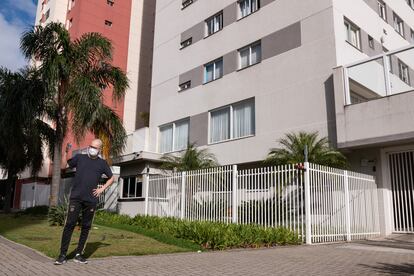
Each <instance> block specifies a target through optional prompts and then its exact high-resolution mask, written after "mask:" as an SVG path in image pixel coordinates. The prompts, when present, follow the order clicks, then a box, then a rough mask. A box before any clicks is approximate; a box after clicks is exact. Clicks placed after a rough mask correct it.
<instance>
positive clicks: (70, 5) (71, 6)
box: [68, 0, 75, 11]
mask: <svg viewBox="0 0 414 276" xmlns="http://www.w3.org/2000/svg"><path fill="white" fill-rule="evenodd" d="M74 6H75V0H69V1H68V10H69V11H70V10H71V9H72V8H73V7H74Z"/></svg>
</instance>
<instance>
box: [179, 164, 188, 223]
mask: <svg viewBox="0 0 414 276" xmlns="http://www.w3.org/2000/svg"><path fill="white" fill-rule="evenodd" d="M186 177H187V174H186V172H183V173H182V174H181V215H180V218H181V219H184V215H185V180H186Z"/></svg>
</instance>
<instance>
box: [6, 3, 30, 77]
mask: <svg viewBox="0 0 414 276" xmlns="http://www.w3.org/2000/svg"><path fill="white" fill-rule="evenodd" d="M0 1H1V5H0V66H1V67H6V68H8V69H9V70H12V71H16V70H18V69H19V68H22V67H23V66H25V65H26V64H27V62H26V60H25V59H24V57H23V55H22V54H21V52H20V46H19V45H20V36H21V34H22V33H23V32H25V31H27V30H30V29H31V28H32V26H33V25H34V22H35V17H36V6H37V0H0Z"/></svg>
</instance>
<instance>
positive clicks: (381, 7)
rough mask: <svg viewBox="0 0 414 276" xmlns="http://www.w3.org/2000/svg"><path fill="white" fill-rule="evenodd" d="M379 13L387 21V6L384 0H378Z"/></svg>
mask: <svg viewBox="0 0 414 276" xmlns="http://www.w3.org/2000/svg"><path fill="white" fill-rule="evenodd" d="M378 15H379V16H380V17H381V18H382V19H384V20H385V21H387V6H386V5H385V3H384V1H382V0H378Z"/></svg>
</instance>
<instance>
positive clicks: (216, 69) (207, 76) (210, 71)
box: [204, 58, 223, 83]
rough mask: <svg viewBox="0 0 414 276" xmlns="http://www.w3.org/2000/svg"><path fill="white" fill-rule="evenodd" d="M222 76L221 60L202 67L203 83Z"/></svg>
mask: <svg viewBox="0 0 414 276" xmlns="http://www.w3.org/2000/svg"><path fill="white" fill-rule="evenodd" d="M222 76H223V58H219V59H217V60H215V61H213V62H210V63H208V64H206V65H204V83H207V82H210V81H213V80H216V79H219V78H221V77H222Z"/></svg>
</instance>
